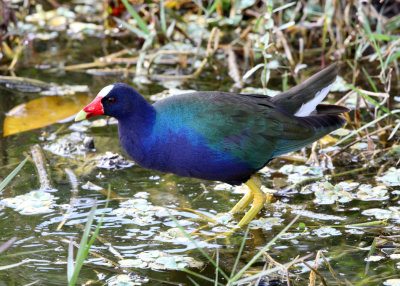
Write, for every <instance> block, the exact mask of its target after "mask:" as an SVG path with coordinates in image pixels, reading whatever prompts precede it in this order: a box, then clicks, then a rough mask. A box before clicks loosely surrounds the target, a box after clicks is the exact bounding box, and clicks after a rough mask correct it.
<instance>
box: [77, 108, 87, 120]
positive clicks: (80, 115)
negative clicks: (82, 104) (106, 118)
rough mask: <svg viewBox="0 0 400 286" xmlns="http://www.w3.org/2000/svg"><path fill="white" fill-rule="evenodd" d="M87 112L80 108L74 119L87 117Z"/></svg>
mask: <svg viewBox="0 0 400 286" xmlns="http://www.w3.org/2000/svg"><path fill="white" fill-rule="evenodd" d="M87 115H88V113H87V112H86V111H84V110H81V111H79V112H78V114H77V115H76V116H75V121H81V120H84V119H86V118H87Z"/></svg>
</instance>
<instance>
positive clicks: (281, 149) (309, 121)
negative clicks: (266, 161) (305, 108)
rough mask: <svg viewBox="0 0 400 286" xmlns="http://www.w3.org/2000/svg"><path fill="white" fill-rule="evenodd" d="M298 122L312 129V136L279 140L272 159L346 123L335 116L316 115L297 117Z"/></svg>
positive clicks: (309, 142) (305, 144) (341, 118)
mask: <svg viewBox="0 0 400 286" xmlns="http://www.w3.org/2000/svg"><path fill="white" fill-rule="evenodd" d="M298 120H299V121H300V122H302V123H303V124H304V125H307V126H310V127H312V128H313V129H314V135H313V136H310V137H308V138H306V139H302V140H298V139H293V140H291V139H281V140H280V141H279V144H277V148H276V150H275V151H274V154H273V157H277V156H280V155H282V154H286V153H288V152H292V151H296V150H299V149H301V148H303V147H305V146H307V145H309V144H311V143H313V142H314V141H317V140H318V139H320V138H322V137H324V136H325V135H327V134H329V133H330V132H332V131H334V130H336V129H338V128H340V127H342V126H343V125H344V124H345V123H346V119H345V118H343V117H342V116H340V115H335V114H317V115H311V116H306V117H299V118H298Z"/></svg>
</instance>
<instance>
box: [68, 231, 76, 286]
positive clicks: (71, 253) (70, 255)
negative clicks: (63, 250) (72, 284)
mask: <svg viewBox="0 0 400 286" xmlns="http://www.w3.org/2000/svg"><path fill="white" fill-rule="evenodd" d="M74 268H75V263H74V245H73V244H72V238H71V239H70V241H69V244H68V261H67V277H68V281H71V279H72V275H73V274H74Z"/></svg>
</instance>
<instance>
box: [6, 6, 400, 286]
mask: <svg viewBox="0 0 400 286" xmlns="http://www.w3.org/2000/svg"><path fill="white" fill-rule="evenodd" d="M0 9H1V12H2V13H1V15H2V16H1V17H2V18H1V20H0V23H1V24H0V41H1V50H0V52H1V58H0V68H1V73H2V74H1V75H0V84H1V86H0V88H1V89H0V132H1V133H2V135H3V136H4V137H2V138H0V154H1V155H0V160H1V162H2V164H1V166H0V178H4V179H2V180H1V182H0V194H1V196H0V218H1V223H0V230H1V231H2V239H1V241H0V281H1V282H4V283H6V284H7V285H34V284H37V285H52V284H63V283H64V284H67V283H68V282H69V285H74V284H75V283H76V281H79V283H81V284H87V285H89V284H93V283H96V284H97V283H99V284H100V283H101V284H107V285H140V284H146V283H147V285H165V284H167V285H178V284H179V285H181V283H186V285H247V284H245V283H248V284H249V285H262V284H260V283H261V282H262V281H264V282H265V283H270V284H269V285H399V283H400V282H399V281H400V276H399V274H398V272H399V271H398V269H399V268H400V255H399V254H400V248H399V239H398V229H399V223H400V208H399V206H398V204H399V194H400V193H399V189H398V188H399V186H400V169H399V168H398V167H397V165H398V163H399V162H400V160H399V159H400V149H399V145H398V144H399V143H398V141H399V138H400V134H399V127H400V121H399V119H400V118H399V116H400V108H399V103H398V102H399V97H398V95H399V90H400V68H399V63H398V61H399V57H400V36H399V34H400V5H399V1H397V0H384V1H372V0H369V1H368V0H365V1H361V0H360V1H339V0H325V1H312V0H306V1H293V2H288V1H271V0H264V1H261V0H235V1H233V0H231V1H229V0H215V1H200V0H193V1H187V0H159V1H131V0H122V1H118V0H107V1H106V0H104V1H72V0H71V1H57V0H48V1H44V0H35V1H18V0H17V1H1V0H0ZM338 61H339V62H340V63H341V72H340V77H339V78H338V80H337V82H336V83H335V85H334V87H333V88H332V90H331V91H332V92H331V95H330V97H329V101H330V102H336V103H337V104H343V105H346V106H347V107H349V108H351V109H352V111H351V112H350V113H349V114H348V115H347V120H348V123H347V125H346V126H345V128H343V129H340V130H338V131H337V132H334V133H333V134H332V136H327V137H325V138H323V139H321V140H320V141H319V142H318V143H316V144H314V145H313V146H312V147H311V148H307V149H306V150H302V151H300V152H296V153H293V154H288V155H285V156H281V157H279V158H277V159H275V160H274V161H273V162H271V164H270V165H269V167H268V168H265V169H263V170H262V171H261V178H262V181H263V183H264V185H265V186H266V188H265V189H264V190H265V192H269V193H273V194H274V197H275V200H274V201H273V202H272V203H271V204H270V205H266V206H265V210H264V211H263V212H261V213H260V216H259V219H257V220H256V221H255V222H254V223H253V224H252V225H251V226H250V227H249V228H248V229H247V230H237V231H236V232H235V233H234V234H232V235H230V236H229V237H226V236H223V235H220V236H218V235H216V234H218V233H219V232H224V231H226V230H227V228H229V226H232V225H234V224H235V218H232V217H230V216H229V215H227V214H219V215H216V213H223V212H224V211H227V210H229V209H230V208H231V206H232V205H233V203H232V202H231V201H230V199H231V198H233V197H236V195H235V194H234V193H235V192H240V188H232V187H229V186H226V185H224V184H219V183H215V182H199V181H197V180H191V179H184V178H179V177H176V176H171V175H168V174H161V173H155V172H150V171H145V170H143V169H141V168H139V167H137V166H133V167H132V162H129V161H126V160H125V159H124V158H123V157H121V156H119V155H116V154H109V153H106V152H107V151H111V152H113V153H119V154H122V156H125V155H124V153H123V152H122V149H121V147H120V146H119V143H118V138H117V137H118V136H117V130H116V126H115V124H114V123H115V122H112V121H109V122H106V121H104V120H97V121H91V122H84V123H79V124H77V123H72V122H71V121H70V120H69V119H70V118H71V116H73V115H74V114H75V113H76V112H77V111H78V110H79V109H80V108H81V107H82V106H83V105H84V104H86V103H87V102H89V101H90V100H91V99H92V98H93V96H94V94H96V92H97V91H98V90H100V89H101V88H102V87H103V86H105V85H106V84H108V83H112V82H116V81H124V82H126V83H129V84H131V85H133V86H134V87H135V88H137V89H138V90H140V91H141V93H142V94H146V95H149V100H153V101H154V100H157V99H159V98H163V97H165V96H168V95H170V94H176V93H180V92H185V91H188V90H193V89H197V90H221V91H233V92H241V93H259V94H265V95H266V96H273V95H275V94H277V93H278V92H280V91H285V90H287V89H289V88H290V87H292V86H294V85H295V84H298V83H300V82H302V81H303V80H305V79H306V78H308V77H309V76H310V75H311V74H312V73H313V72H316V71H318V70H320V69H322V68H323V67H325V66H327V65H329V64H330V63H333V62H338ZM90 137H93V138H94V143H93V142H92V139H91V138H90ZM93 144H94V146H93ZM24 152H25V153H28V152H29V153H30V155H29V156H28V155H24V156H25V159H24V157H23V155H21V154H23V153H24ZM100 155H101V156H100ZM30 157H31V158H32V160H29V158H30ZM17 173H18V174H19V175H17ZM86 182H87V183H86ZM91 182H94V183H95V184H96V185H95V184H93V183H91ZM107 186H111V187H110V189H111V190H112V191H111V190H110V191H109V192H108V193H109V199H107V200H106V196H107V191H105V190H104V189H107ZM108 203H109V204H108ZM98 205H100V206H104V209H103V210H102V211H101V213H99V209H102V207H99V206H98ZM170 215H171V216H170ZM103 217H104V218H103ZM96 219H97V220H98V224H97V227H94V225H93V222H94V221H95V220H96ZM84 223H86V226H83V224H84ZM91 231H93V234H92V237H91V239H89V235H90V233H91ZM82 233H83V234H82ZM79 237H82V239H81V240H80V244H78V243H77V241H78V238H79ZM74 246H76V247H79V250H78V254H77V255H76V256H74V254H73V252H74V251H73V248H74ZM177 271H179V275H176V273H177ZM183 274H184V275H183ZM182 277H184V278H182ZM67 281H68V282H67ZM134 283H136V284H134ZM207 283H208V284H207ZM273 283H275V284H273ZM396 283H397V284H396ZM0 284H1V283H0ZM266 285H268V284H266Z"/></svg>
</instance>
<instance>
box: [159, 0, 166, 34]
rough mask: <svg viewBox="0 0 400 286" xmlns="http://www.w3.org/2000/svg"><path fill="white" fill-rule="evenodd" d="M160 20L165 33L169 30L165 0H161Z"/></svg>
mask: <svg viewBox="0 0 400 286" xmlns="http://www.w3.org/2000/svg"><path fill="white" fill-rule="evenodd" d="M160 21H161V30H162V31H163V33H164V34H165V33H166V32H167V22H166V20H165V7H164V0H160Z"/></svg>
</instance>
